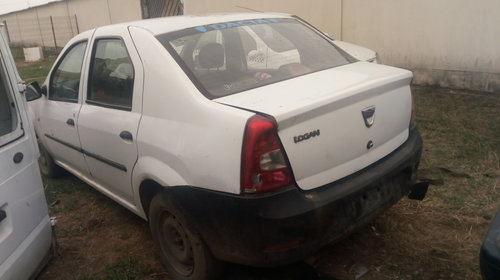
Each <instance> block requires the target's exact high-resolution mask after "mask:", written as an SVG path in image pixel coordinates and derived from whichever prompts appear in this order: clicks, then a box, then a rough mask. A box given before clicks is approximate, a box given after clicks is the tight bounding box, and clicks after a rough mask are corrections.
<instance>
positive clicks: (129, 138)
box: [120, 130, 134, 142]
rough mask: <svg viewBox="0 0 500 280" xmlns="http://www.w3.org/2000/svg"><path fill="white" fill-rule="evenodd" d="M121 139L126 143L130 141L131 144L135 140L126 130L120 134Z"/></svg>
mask: <svg viewBox="0 0 500 280" xmlns="http://www.w3.org/2000/svg"><path fill="white" fill-rule="evenodd" d="M120 138H121V139H123V140H125V141H130V142H132V141H133V140H134V138H133V137H132V133H130V132H128V131H126V130H124V131H122V132H120Z"/></svg>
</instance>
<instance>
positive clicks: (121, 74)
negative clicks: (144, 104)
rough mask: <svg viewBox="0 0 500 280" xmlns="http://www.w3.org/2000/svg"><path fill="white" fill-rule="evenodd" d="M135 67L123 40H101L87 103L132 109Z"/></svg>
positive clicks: (95, 48)
mask: <svg viewBox="0 0 500 280" xmlns="http://www.w3.org/2000/svg"><path fill="white" fill-rule="evenodd" d="M133 89H134V67H133V66H132V61H131V59H130V57H129V55H128V52H127V49H126V47H125V44H124V43H123V41H122V40H121V39H100V40H97V41H96V43H95V47H94V54H93V58H92V66H91V72H90V77H89V93H88V97H87V102H89V103H91V104H95V105H102V106H106V107H113V108H117V109H124V110H130V109H131V108H132V94H133Z"/></svg>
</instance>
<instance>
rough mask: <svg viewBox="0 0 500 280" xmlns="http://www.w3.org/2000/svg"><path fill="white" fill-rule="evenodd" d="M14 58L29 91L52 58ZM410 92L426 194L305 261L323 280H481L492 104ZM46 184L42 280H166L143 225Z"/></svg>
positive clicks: (494, 190) (78, 190)
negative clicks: (53, 250)
mask: <svg viewBox="0 0 500 280" xmlns="http://www.w3.org/2000/svg"><path fill="white" fill-rule="evenodd" d="M21 54H22V51H21ZM15 56H16V61H18V67H19V68H20V72H21V76H22V77H23V78H24V79H25V80H28V81H29V80H33V79H35V80H38V81H40V80H39V79H40V77H42V76H43V77H44V76H45V75H46V74H45V73H47V71H48V69H49V68H50V67H51V63H50V62H49V59H54V58H55V54H54V56H50V55H49V56H47V58H46V60H45V61H43V62H40V63H34V64H27V63H24V62H20V61H19V59H20V58H19V53H18V52H17V53H16V52H15ZM21 59H22V56H21ZM33 66H34V67H33ZM31 67H33V68H35V69H28V68H31ZM41 69H45V70H41ZM44 71H45V72H44ZM413 92H414V102H415V111H416V118H417V122H418V125H419V128H420V132H421V134H422V137H423V139H424V151H423V155H422V160H421V166H420V176H419V177H420V178H421V179H422V180H431V181H432V182H433V183H434V185H432V186H431V187H430V188H429V192H428V194H427V197H426V198H425V199H424V200H423V201H421V202H419V201H412V200H408V199H403V200H401V201H400V202H399V203H397V204H396V205H395V206H393V207H392V208H390V209H389V210H388V211H386V212H385V213H384V214H383V215H381V216H380V217H379V218H377V219H376V220H375V221H374V222H373V223H372V224H371V225H370V226H369V227H367V228H365V229H363V230H360V231H359V232H357V233H355V234H353V235H351V236H349V237H348V238H347V239H345V240H343V241H342V242H339V243H336V244H333V245H331V246H328V247H326V248H324V249H323V250H322V251H320V252H319V253H317V254H316V255H315V256H313V257H312V258H310V259H309V260H308V263H310V264H312V265H313V266H314V267H315V268H316V269H317V270H318V271H320V272H321V274H323V275H329V276H332V277H335V278H337V279H354V278H355V269H353V268H355V267H365V268H366V269H368V273H367V274H365V275H364V276H363V277H362V278H361V279H363V280H370V279H377V280H378V279H415V280H417V279H422V280H423V279H481V276H480V273H479V265H478V261H479V260H478V255H479V248H480V245H481V242H482V239H483V238H484V235H485V233H486V231H487V228H488V226H489V223H490V221H491V219H492V218H493V217H494V215H495V213H496V212H497V211H498V210H499V209H500V190H499V188H500V161H499V156H500V122H499V117H498V115H497V114H498V113H499V112H500V95H499V94H482V93H476V92H466V91H452V90H447V89H439V88H422V87H413ZM44 184H45V187H46V195H47V201H48V203H49V204H52V203H53V202H55V201H59V203H55V204H53V206H51V207H50V212H51V215H54V216H56V217H57V220H58V225H57V226H56V233H57V236H58V242H59V246H60V248H59V249H60V250H59V254H58V256H57V257H56V258H55V259H54V260H53V261H52V262H51V263H50V265H49V266H48V267H47V269H46V270H45V271H44V272H43V274H42V275H41V277H40V279H168V275H167V274H166V272H165V271H164V268H163V266H162V265H161V263H160V262H159V258H158V256H157V254H156V253H155V251H154V248H153V242H152V240H151V237H150V233H149V229H148V225H147V223H146V222H145V221H143V220H142V219H140V218H138V217H136V216H135V215H133V214H132V213H130V212H128V211H127V210H126V209H125V208H123V207H121V206H120V205H118V204H116V203H115V202H113V201H111V200H110V199H108V198H106V197H104V196H103V195H101V194H100V193H98V192H97V191H95V190H93V189H92V188H91V187H89V186H88V185H86V184H85V183H83V182H81V181H80V180H78V179H76V178H75V177H73V176H71V175H69V174H68V175H66V176H63V177H62V178H60V179H57V180H51V179H44ZM285 270H289V271H291V272H289V273H280V272H279V271H278V272H276V270H272V271H271V272H269V273H268V271H267V270H264V271H263V270H259V271H258V272H255V270H254V269H249V268H239V267H238V266H236V267H229V269H228V272H227V273H226V276H225V277H224V279H255V280H257V279H297V278H293V277H291V276H290V275H300V273H298V272H297V270H293V268H291V267H287V268H286V269H285ZM269 275H272V276H269ZM276 275H279V276H276ZM281 275H285V276H283V277H282V276H281ZM275 276H276V277H275ZM299 279H309V278H307V277H302V278H300V277H299Z"/></svg>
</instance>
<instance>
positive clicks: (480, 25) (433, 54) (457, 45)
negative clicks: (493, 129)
mask: <svg viewBox="0 0 500 280" xmlns="http://www.w3.org/2000/svg"><path fill="white" fill-rule="evenodd" d="M342 34H343V40H345V41H350V42H353V43H356V44H360V45H363V46H367V47H369V48H372V49H374V50H376V51H377V52H378V54H379V57H380V60H381V61H382V62H383V63H386V64H390V65H395V66H400V67H404V68H408V69H411V70H413V71H414V75H415V78H414V81H415V82H416V83H419V84H435V85H441V86H444V87H452V88H470V89H474V90H485V91H492V92H493V91H500V1H498V0H481V1H470V0H438V1H436V0H419V1H410V0H379V1H366V0H346V1H344V17H343V20H342Z"/></svg>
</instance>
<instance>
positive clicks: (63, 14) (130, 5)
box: [0, 0, 142, 47]
mask: <svg viewBox="0 0 500 280" xmlns="http://www.w3.org/2000/svg"><path fill="white" fill-rule="evenodd" d="M50 16H52V21H53V24H54V33H55V34H56V36H55V37H56V43H57V46H59V47H63V46H64V45H65V44H66V42H67V41H68V40H69V39H71V38H72V37H73V36H75V35H76V34H78V33H79V32H82V31H85V30H88V29H92V28H95V27H98V26H102V25H108V24H113V23H120V22H125V21H133V20H140V19H142V14H141V6H140V0H65V1H61V2H54V3H50V4H47V5H44V6H39V7H36V8H31V9H28V10H24V11H19V12H15V13H10V14H7V15H2V16H0V20H6V21H7V27H8V30H9V35H10V39H11V42H12V43H14V44H23V45H39V46H46V47H47V46H48V47H53V46H54V36H53V32H52V25H51V23H50Z"/></svg>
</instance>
